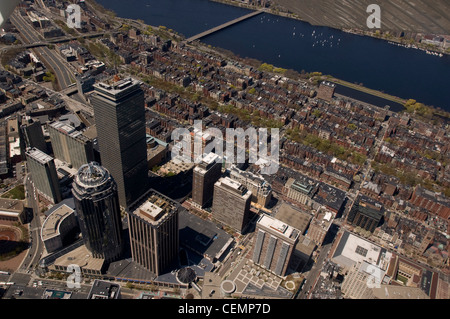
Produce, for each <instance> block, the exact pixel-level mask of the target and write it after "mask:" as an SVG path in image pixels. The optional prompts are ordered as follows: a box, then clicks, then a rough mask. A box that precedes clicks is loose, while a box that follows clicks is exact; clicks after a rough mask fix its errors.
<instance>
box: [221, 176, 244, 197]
mask: <svg viewBox="0 0 450 319" xmlns="http://www.w3.org/2000/svg"><path fill="white" fill-rule="evenodd" d="M215 185H218V186H224V188H226V189H229V190H231V191H233V192H234V193H236V194H239V195H241V196H243V197H245V198H247V197H250V196H251V195H252V192H251V191H249V190H248V189H247V188H246V187H245V186H244V185H242V184H241V183H239V182H238V181H235V180H233V179H231V178H229V177H221V178H220V179H219V180H218V181H217V182H216V184H215Z"/></svg>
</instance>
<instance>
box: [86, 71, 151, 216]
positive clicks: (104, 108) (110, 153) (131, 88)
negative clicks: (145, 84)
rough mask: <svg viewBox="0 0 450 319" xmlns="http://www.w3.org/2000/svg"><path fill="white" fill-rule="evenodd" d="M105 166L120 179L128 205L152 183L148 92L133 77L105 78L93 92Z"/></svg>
mask: <svg viewBox="0 0 450 319" xmlns="http://www.w3.org/2000/svg"><path fill="white" fill-rule="evenodd" d="M91 103H92V105H93V108H94V116H95V123H96V127H97V135H98V138H97V140H98V146H99V150H100V158H101V163H102V166H104V167H105V168H106V169H108V171H109V172H110V173H111V175H112V176H113V177H114V180H115V181H116V183H117V189H118V192H119V202H120V205H121V206H123V207H128V205H130V204H131V203H133V202H134V201H136V199H138V198H139V196H140V195H142V194H143V193H144V192H145V191H146V190H147V186H148V164H147V144H146V135H145V106H144V92H143V91H142V89H141V87H140V82H139V81H136V80H134V79H131V78H127V79H124V80H120V81H116V82H114V81H110V82H101V83H97V84H95V85H94V92H93V93H92V95H91Z"/></svg>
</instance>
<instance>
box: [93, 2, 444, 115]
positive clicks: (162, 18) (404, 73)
mask: <svg viewBox="0 0 450 319" xmlns="http://www.w3.org/2000/svg"><path fill="white" fill-rule="evenodd" d="M97 2H99V3H100V4H102V5H103V6H104V7H106V8H108V9H111V10H113V11H115V12H116V13H117V15H118V16H120V17H123V18H130V19H142V20H143V21H145V23H147V24H149V25H153V26H160V25H164V26H166V27H167V28H170V29H173V30H176V31H177V32H178V33H181V34H183V35H185V36H186V37H190V36H192V35H195V34H198V33H201V32H203V31H205V30H208V29H210V28H213V27H215V26H217V25H220V24H222V23H225V22H227V21H230V20H233V19H235V18H237V17H240V16H243V15H245V14H246V13H249V12H250V10H247V9H244V8H238V7H234V6H230V5H226V4H222V3H217V2H213V1H209V0H164V1H161V0H127V1H125V0H97ZM201 41H202V42H204V43H206V44H210V45H212V46H214V47H221V48H224V49H227V50H230V51H232V52H234V53H235V54H237V55H239V56H241V57H250V58H255V59H258V60H260V61H263V62H266V63H270V64H273V65H275V66H277V67H282V68H287V69H293V70H296V71H299V72H300V71H302V70H304V71H306V72H314V71H318V72H322V73H323V74H329V75H332V76H334V77H336V78H340V79H342V80H345V81H348V82H351V83H363V85H364V86H366V87H368V88H371V89H375V90H379V91H382V92H385V93H388V94H391V95H394V96H398V97H400V98H404V99H409V98H413V99H415V100H417V101H419V102H422V103H425V104H427V105H433V106H435V107H440V108H442V109H444V110H446V111H450V57H449V56H444V57H438V56H433V55H428V54H426V53H425V52H424V51H421V50H416V49H412V48H410V49H408V48H404V47H399V46H396V45H392V44H389V43H388V42H387V41H383V40H380V39H375V38H371V37H364V36H359V35H354V34H349V33H345V32H343V31H340V30H336V29H333V28H328V27H318V26H312V25H310V24H308V23H306V22H302V21H297V20H293V19H289V18H284V17H280V16H275V15H271V14H267V13H264V14H260V15H257V16H255V17H253V18H250V19H248V20H245V21H243V22H241V23H238V24H235V25H233V26H231V27H229V28H226V29H224V30H222V31H219V32H216V33H213V34H211V35H209V36H207V37H204V38H202V39H201ZM342 90H343V91H341V92H344V91H345V92H348V93H349V94H351V92H352V91H353V90H344V89H342ZM338 91H339V90H338ZM338 93H339V92H338ZM360 96H361V95H360ZM365 97H366V98H367V95H365ZM365 101H367V102H370V97H369V100H365ZM373 102H374V104H376V105H379V106H384V105H383V103H384V102H385V101H381V100H379V99H374V101H373ZM390 104H393V103H390ZM391 106H393V107H392V108H391V109H398V108H399V105H396V106H395V105H391Z"/></svg>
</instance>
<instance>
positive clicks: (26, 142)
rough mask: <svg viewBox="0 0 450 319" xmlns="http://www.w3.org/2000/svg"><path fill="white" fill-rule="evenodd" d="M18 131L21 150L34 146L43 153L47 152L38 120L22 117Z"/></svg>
mask: <svg viewBox="0 0 450 319" xmlns="http://www.w3.org/2000/svg"><path fill="white" fill-rule="evenodd" d="M20 133H21V143H22V147H23V150H26V149H27V148H33V147H35V148H37V149H38V150H41V151H42V152H44V153H46V152H47V144H46V143H45V138H44V134H43V133H42V127H41V122H40V121H39V120H33V119H31V118H30V117H28V118H25V119H23V120H22V124H21V126H20Z"/></svg>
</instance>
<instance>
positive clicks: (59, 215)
mask: <svg viewBox="0 0 450 319" xmlns="http://www.w3.org/2000/svg"><path fill="white" fill-rule="evenodd" d="M74 211H75V210H74V209H73V208H71V207H69V206H67V205H62V206H60V207H58V208H57V209H56V210H55V211H53V212H52V213H51V214H50V215H49V216H48V217H47V218H46V219H45V221H44V224H43V225H42V229H41V238H42V240H46V239H49V238H51V237H54V236H57V235H59V225H60V224H61V221H62V220H64V219H65V218H66V217H67V216H69V215H70V214H72V213H73V212H74Z"/></svg>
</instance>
